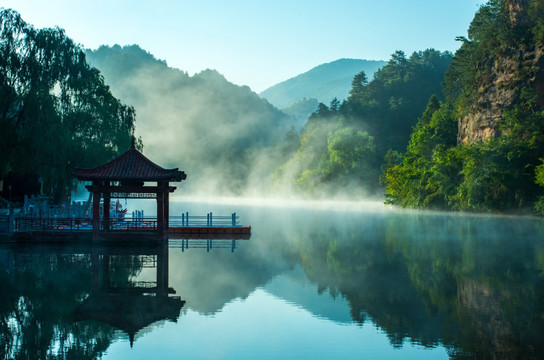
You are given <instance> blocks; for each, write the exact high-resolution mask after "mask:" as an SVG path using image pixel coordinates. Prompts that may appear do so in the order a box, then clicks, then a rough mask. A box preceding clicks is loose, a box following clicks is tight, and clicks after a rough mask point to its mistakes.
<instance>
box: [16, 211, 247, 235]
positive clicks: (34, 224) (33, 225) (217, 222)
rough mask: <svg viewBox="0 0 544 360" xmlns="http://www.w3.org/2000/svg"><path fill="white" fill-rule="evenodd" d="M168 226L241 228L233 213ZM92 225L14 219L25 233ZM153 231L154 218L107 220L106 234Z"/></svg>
mask: <svg viewBox="0 0 544 360" xmlns="http://www.w3.org/2000/svg"><path fill="white" fill-rule="evenodd" d="M169 226H170V227H199V226H202V227H214V226H217V227H219V226H220V227H236V226H240V217H239V216H237V215H236V213H232V214H231V215H226V216H225V215H219V216H218V215H213V213H208V214H206V215H205V216H199V215H189V213H188V212H186V213H183V214H182V215H181V216H171V217H170V218H169ZM92 227H93V224H92V219H90V218H76V217H71V218H59V217H16V218H15V224H14V230H15V231H16V232H24V231H42V232H43V231H85V230H92ZM104 229H105V221H104V220H103V219H100V231H103V230H104ZM138 230H141V231H155V230H157V218H155V217H144V216H135V217H123V218H112V219H110V220H109V229H108V231H138Z"/></svg>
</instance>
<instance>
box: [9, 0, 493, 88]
mask: <svg viewBox="0 0 544 360" xmlns="http://www.w3.org/2000/svg"><path fill="white" fill-rule="evenodd" d="M484 2H485V1H484V0H379V1H377V0H334V1H329V0H323V1H321V0H312V1H309V0H230V1H229V0H192V1H185V0H178V1H175V0H155V1H150V0H145V1H143V0H93V1H80V0H48V1H43V0H2V2H0V6H2V7H5V8H12V9H14V10H17V11H18V12H19V13H20V14H21V16H22V17H23V19H24V20H25V21H26V22H28V23H30V24H33V25H34V26H35V27H37V28H43V27H52V26H59V27H61V28H63V29H65V30H66V33H67V35H68V36H69V37H70V38H72V39H73V40H74V41H75V42H76V43H78V44H81V45H82V46H83V47H85V48H90V49H96V48H97V47H99V46H100V45H103V44H104V45H114V44H119V45H130V44H138V45H140V46H141V47H142V48H143V49H145V50H147V51H149V52H150V53H152V54H153V55H154V56H155V57H157V58H159V59H161V60H166V62H167V63H168V65H170V66H171V67H176V68H179V69H181V70H184V71H187V72H188V73H189V74H190V75H193V74H194V73H196V72H199V71H201V70H204V69H208V68H209V69H215V70H217V71H218V72H220V73H221V74H223V75H224V76H225V77H226V78H227V80H229V81H231V82H233V83H235V84H238V85H248V86H249V87H251V89H252V90H254V91H256V92H261V91H263V90H265V89H266V88H268V87H270V86H272V85H275V84H277V83H279V82H281V81H284V80H287V79H289V78H291V77H293V76H296V75H298V74H300V73H303V72H305V71H308V70H309V69H311V68H313V67H315V66H317V65H320V64H322V63H326V62H330V61H334V60H337V59H340V58H356V59H369V60H388V59H389V58H390V55H391V54H392V53H393V52H394V51H396V50H402V51H404V52H406V53H407V54H410V53H412V52H413V51H418V50H424V49H426V48H431V47H432V48H435V49H437V50H450V51H452V52H453V51H455V50H456V49H457V48H458V47H459V43H458V42H456V41H455V37H456V36H460V35H461V36H465V35H466V30H467V28H468V25H469V24H470V21H471V20H472V18H473V16H474V13H475V12H476V11H477V10H478V6H479V5H481V4H483V3H484Z"/></svg>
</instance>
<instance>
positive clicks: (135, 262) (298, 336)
mask: <svg viewBox="0 0 544 360" xmlns="http://www.w3.org/2000/svg"><path fill="white" fill-rule="evenodd" d="M173 208H174V209H175V204H174V207H173ZM221 210H222V209H218V210H217V212H218V213H219V212H224V211H221ZM237 210H238V211H239V212H241V213H242V212H244V211H245V212H247V215H246V216H247V219H248V222H250V223H251V224H252V226H253V235H252V238H251V240H250V241H239V242H237V243H236V244H235V246H234V247H233V243H232V241H231V240H228V241H225V242H224V243H223V246H220V244H221V243H220V242H218V241H217V240H214V241H213V242H212V244H211V246H210V244H208V243H206V242H204V241H202V240H198V242H197V241H196V240H195V242H189V243H186V242H183V243H182V242H181V241H184V240H181V241H177V242H175V241H174V242H172V244H171V247H170V249H168V248H164V247H161V248H147V249H146V248H142V249H138V250H137V251H136V252H134V249H132V250H130V251H129V250H127V249H126V248H125V249H119V248H106V249H103V248H93V247H80V248H63V247H51V246H48V247H45V246H43V247H39V248H36V247H22V246H14V245H10V246H4V247H3V248H2V249H1V250H0V287H1V289H2V294H1V295H0V316H1V318H0V319H1V320H0V326H1V329H0V333H1V336H2V337H1V340H0V341H1V343H0V346H1V347H0V351H2V353H0V357H2V356H3V357H4V358H11V357H13V358H15V357H17V358H46V357H47V356H56V355H58V357H59V358H68V357H70V358H83V357H85V358H100V357H102V356H103V355H104V354H106V357H107V355H108V351H112V350H111V349H112V347H114V348H115V351H120V352H119V353H117V352H115V354H121V355H122V356H126V357H128V356H130V353H127V351H129V350H130V346H129V345H128V344H127V343H124V344H118V345H119V346H114V343H116V342H117V341H116V340H117V338H118V336H119V335H118V330H122V331H124V332H126V334H128V337H129V339H131V341H132V339H134V336H135V334H138V332H140V333H141V330H140V329H142V328H145V329H146V330H148V331H149V330H151V332H154V333H160V335H158V336H152V334H151V335H149V336H148V335H146V338H147V339H151V338H152V339H154V340H153V343H152V344H151V345H150V347H149V349H150V350H148V351H149V352H148V353H145V351H146V350H145V349H146V346H147V342H146V340H144V339H142V343H140V340H139V339H137V336H136V339H137V340H136V343H135V344H134V350H135V351H140V352H138V354H141V351H144V355H147V356H148V357H154V356H153V355H154V351H158V350H157V349H158V348H160V349H163V351H166V350H164V349H170V348H172V353H169V354H166V355H169V356H171V357H172V358H175V357H176V354H177V355H179V353H176V351H177V348H178V346H179V342H183V345H184V347H183V349H184V350H183V351H184V354H185V355H187V356H188V357H190V358H206V356H203V355H202V353H204V352H206V351H208V350H209V349H208V347H206V346H201V345H202V344H203V342H202V341H206V342H207V341H213V342H214V351H215V353H221V355H222V356H221V357H222V358H240V355H241V352H242V351H245V352H244V354H246V355H247V354H248V351H249V350H248V349H249V348H250V347H249V345H251V344H257V345H254V346H257V347H256V348H253V347H252V348H251V351H255V352H257V351H259V346H260V347H261V348H262V350H263V351H264V350H267V351H269V353H268V354H272V355H273V356H275V357H276V358H277V357H282V358H289V357H292V356H293V354H300V355H301V356H303V355H304V354H305V353H304V351H303V350H304V349H303V348H302V349H301V347H304V346H309V345H304V344H309V342H310V341H314V340H315V339H318V337H323V338H326V339H329V340H330V339H335V341H337V342H331V341H329V342H327V343H326V345H323V344H325V343H323V344H321V345H320V346H322V347H323V346H326V347H327V349H326V350H327V352H326V353H327V354H335V353H337V354H343V356H344V355H345V356H346V357H352V358H358V357H362V356H363V355H365V354H367V353H365V346H367V344H366V343H365V338H368V337H369V336H370V335H369V331H372V332H374V333H385V334H386V336H387V339H388V342H389V344H390V349H389V350H388V351H391V352H392V353H388V354H385V353H384V352H383V351H385V350H381V351H382V352H381V353H373V356H375V357H378V358H382V357H386V355H387V356H390V357H398V358H405V357H406V355H408V354H409V351H408V350H409V349H408V348H410V346H412V348H413V346H414V345H415V346H420V347H423V348H429V349H441V350H442V351H443V349H446V350H447V351H448V355H449V357H450V358H456V359H457V358H458V359H463V358H477V359H486V358H501V359H502V358H504V359H511V358H520V359H531V358H541V357H542V354H544V344H542V342H541V338H542V335H541V334H542V333H544V332H543V331H544V240H543V239H544V237H543V235H544V223H543V221H542V220H541V219H531V218H515V217H484V216H481V217H477V216H462V215H451V214H429V213H401V212H374V211H368V212H365V211H359V212H357V211H351V212H347V211H346V212H343V211H335V212H332V211H316V210H305V209H296V210H291V209H274V216H271V210H270V209H266V208H261V209H256V208H252V207H249V206H248V207H247V209H245V208H243V207H242V208H240V207H238V208H237ZM213 211H216V210H215V209H213ZM246 216H245V218H246ZM187 245H189V246H188V247H187ZM197 245H198V246H197ZM234 249H235V251H233V250H234ZM4 289H5V290H4ZM174 291H175V293H176V294H180V295H181V296H182V298H183V300H184V301H186V303H183V301H182V300H181V298H177V297H175V294H174ZM285 304H287V305H285ZM289 305H294V306H295V308H296V309H301V310H303V312H304V313H305V314H306V313H311V314H313V316H314V319H315V318H317V319H319V320H320V321H321V320H322V321H321V322H320V323H319V324H320V325H319V326H323V327H322V328H320V331H321V332H318V331H316V330H315V329H313V328H310V327H311V326H315V323H314V322H312V323H310V322H305V321H307V320H304V319H305V318H303V317H302V315H301V317H300V319H302V320H301V321H302V322H300V323H297V324H293V323H292V321H291V320H292V319H293V316H295V315H296V314H295V313H296V312H295V313H293V312H292V311H293V307H291V308H289ZM231 309H236V310H231ZM272 309H273V310H272ZM229 311H233V312H232V313H230V312H229ZM234 311H236V312H234ZM270 311H274V312H275V313H274V314H270ZM290 311H291V312H290ZM227 312H229V313H227ZM180 313H181V315H180ZM248 314H251V315H250V317H251V319H248ZM299 315H300V314H299ZM297 316H298V315H297ZM188 318H190V319H191V321H187V319H188ZM297 319H298V318H297ZM157 320H166V321H169V324H170V326H164V327H162V328H161V329H158V328H156V327H155V328H153V325H151V327H150V326H149V324H157ZM249 320H252V321H253V322H254V323H255V325H253V322H250V321H249ZM272 320H274V321H275V322H274V328H271V327H270V326H269V325H270V324H271V321H272ZM174 321H177V323H175V322H174ZM159 323H160V321H159ZM241 324H245V325H244V326H246V327H247V328H244V327H243V326H242V325H241ZM306 324H311V325H306ZM331 324H332V325H331ZM354 324H355V325H354ZM305 326H308V328H305ZM352 328H356V329H355V330H353V333H350V334H351V335H353V334H356V336H358V338H357V337H356V336H355V337H354V338H353V339H352V338H351V337H350V339H352V340H350V341H349V342H347V341H346V339H347V338H348V337H347V336H344V335H342V336H338V334H340V333H341V334H345V333H346V334H347V331H348V330H349V331H352V330H351V329H352ZM369 328H370V330H369ZM209 329H215V331H216V332H217V334H220V335H217V336H218V337H219V336H220V337H221V341H218V340H219V338H217V339H216V338H214V336H213V334H214V333H213V332H209V331H208V330H209ZM292 329H296V331H294V330H292ZM357 329H360V330H361V331H358V332H357V331H356V330H357ZM327 331H329V333H327ZM333 332H334V333H333ZM203 333H205V334H206V336H205V338H206V340H203V339H202V334H203ZM195 334H196V335H195ZM230 334H232V338H231V337H229V336H230ZM305 334H311V336H309V337H310V338H312V340H311V339H308V338H305V337H304V336H305ZM193 335H194V337H193ZM197 335H198V336H200V337H198V336H197ZM351 335H350V336H351ZM168 339H170V340H168ZM171 339H179V340H177V341H179V342H176V343H175V344H171V343H169V341H170V342H171ZM230 339H232V341H228V340H230ZM271 339H275V341H274V345H275V346H278V347H280V348H274V349H265V347H266V346H267V344H270V342H271V341H270V340H271ZM280 339H285V341H280ZM251 341H253V343H250V342H251ZM233 343H236V346H235V347H232V344H233ZM193 344H194V346H192V345H193ZM123 345H124V347H123ZM246 345H247V346H246ZM221 346H223V348H222V347H221ZM312 346H313V347H314V350H315V347H316V346H318V345H316V344H313V345H312ZM189 348H190V349H193V350H192V351H193V352H190V351H189ZM321 350H324V349H321V348H320V350H319V351H321ZM199 351H200V353H198V352H199ZM319 351H317V352H316V354H319ZM323 353H325V352H323ZM68 354H73V356H72V355H68ZM306 354H307V353H306ZM121 355H120V356H121ZM261 355H262V354H261ZM272 355H271V356H270V357H272ZM371 355H372V354H371ZM112 356H113V355H112Z"/></svg>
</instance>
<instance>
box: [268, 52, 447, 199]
mask: <svg viewBox="0 0 544 360" xmlns="http://www.w3.org/2000/svg"><path fill="white" fill-rule="evenodd" d="M450 61H451V54H449V53H441V52H439V51H436V50H432V49H429V50H425V51H421V52H415V53H413V54H412V55H411V56H410V57H409V58H407V57H406V56H405V54H404V53H403V52H401V51H398V52H396V53H395V54H393V55H392V58H391V60H390V61H389V62H388V63H387V64H386V65H385V66H384V67H382V68H381V69H380V70H378V71H377V72H376V73H375V75H374V79H373V80H372V81H370V82H369V81H368V79H367V76H366V74H365V72H360V73H358V74H357V75H355V77H354V78H353V81H352V89H351V91H350V96H349V98H348V99H347V100H346V101H343V102H342V103H340V102H339V101H338V100H337V99H333V100H332V101H331V103H330V105H329V106H327V105H325V104H323V103H320V104H319V105H318V108H317V110H316V111H315V112H314V113H313V114H312V115H311V116H310V118H309V119H308V122H307V124H306V126H305V128H304V129H303V131H302V141H301V147H300V148H299V150H298V151H297V153H296V154H295V155H294V157H293V158H292V159H291V160H290V161H289V162H288V163H287V164H285V165H284V166H283V167H282V168H281V171H279V172H277V173H276V175H277V176H279V177H283V181H286V177H287V181H292V182H293V183H295V184H296V188H297V189H298V190H302V191H304V192H306V193H310V194H312V193H316V192H320V191H323V190H326V191H329V192H330V191H333V192H335V191H339V190H340V189H342V188H344V189H345V190H348V191H349V192H351V191H353V190H354V189H361V188H364V189H366V190H367V191H376V190H377V189H378V188H379V178H380V175H379V174H380V171H381V169H382V168H386V167H390V166H391V164H389V165H388V164H384V163H383V162H384V160H383V159H384V157H385V156H386V154H390V155H389V156H388V159H386V160H385V161H386V162H388V161H389V162H390V161H391V160H392V156H391V154H398V153H399V152H400V151H404V150H405V149H406V146H407V144H408V140H409V134H410V132H411V130H412V127H413V126H414V124H415V123H416V122H417V117H418V116H419V115H420V114H421V113H422V111H423V110H424V109H425V104H426V102H427V100H428V99H429V97H430V96H431V95H433V94H439V93H440V82H441V81H442V80H443V75H444V72H445V71H446V68H447V67H448V66H449V64H450ZM434 101H435V102H436V103H438V98H436V97H435V98H434ZM438 123H439V124H438V125H435V126H439V125H440V124H441V123H440V122H438ZM441 136H444V137H448V136H449V134H444V135H441ZM437 138H438V136H437ZM436 141H438V140H436ZM390 149H392V150H391V152H388V151H390ZM393 157H394V156H393ZM289 177H290V178H289ZM348 188H349V189H348Z"/></svg>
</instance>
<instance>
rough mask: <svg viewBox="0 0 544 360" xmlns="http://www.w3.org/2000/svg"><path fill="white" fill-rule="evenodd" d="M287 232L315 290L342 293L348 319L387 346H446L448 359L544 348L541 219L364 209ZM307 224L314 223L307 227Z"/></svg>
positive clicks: (528, 354) (525, 354) (517, 354)
mask: <svg viewBox="0 0 544 360" xmlns="http://www.w3.org/2000/svg"><path fill="white" fill-rule="evenodd" d="M319 222H320V219H319V218H317V219H314V220H313V221H311V222H310V223H307V227H305V229H306V231H302V232H299V233H298V234H294V235H293V242H294V245H295V247H296V248H297V249H298V253H299V259H300V260H299V261H300V264H301V265H302V267H303V269H304V271H305V272H306V274H307V276H308V278H309V279H310V280H311V281H312V282H314V283H315V284H316V285H317V287H318V289H319V290H318V291H325V290H328V291H329V292H330V293H331V294H333V295H334V294H341V295H342V296H343V297H344V298H345V299H346V300H347V301H348V302H349V306H350V311H351V315H352V318H353V320H354V321H356V322H358V323H360V324H363V323H364V321H365V320H367V319H368V320H371V321H372V322H373V323H374V324H376V325H377V326H378V327H380V328H381V329H382V330H384V331H385V332H386V333H387V335H388V337H389V339H390V342H391V344H392V345H393V346H397V347H401V346H402V344H403V342H404V341H410V342H412V343H416V344H420V345H424V346H429V347H433V346H436V345H438V344H442V345H444V346H446V347H447V348H448V351H449V354H450V356H451V357H452V358H477V359H485V358H502V359H512V358H520V359H521V358H523V359H529V358H538V357H540V356H542V354H544V344H543V343H542V341H541V336H542V333H543V330H544V326H543V325H544V301H543V300H544V279H543V274H544V271H543V270H544V242H543V241H542V236H541V235H542V233H543V224H542V221H541V220H534V219H522V218H508V217H504V218H501V217H473V218H471V217H465V216H451V215H449V216H448V215H429V214H426V215H417V214H396V215H394V214H391V215H388V216H383V215H372V214H365V216H364V217H360V218H357V217H356V216H355V217H354V218H349V216H347V217H344V221H343V222H333V224H343V226H337V225H336V226H331V223H328V222H326V224H327V225H325V226H323V225H319ZM307 229H310V230H309V231H308V230H307Z"/></svg>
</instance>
